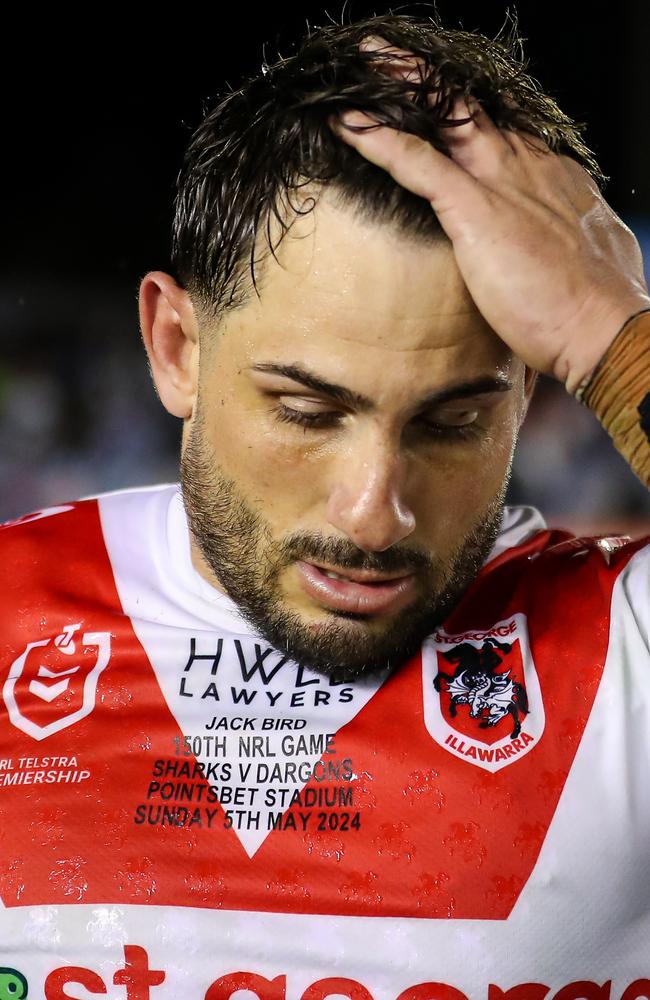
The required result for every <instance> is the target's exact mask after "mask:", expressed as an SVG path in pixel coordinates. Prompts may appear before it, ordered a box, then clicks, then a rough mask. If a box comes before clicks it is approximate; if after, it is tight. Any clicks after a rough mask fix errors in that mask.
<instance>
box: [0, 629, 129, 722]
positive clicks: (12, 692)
mask: <svg viewBox="0 0 650 1000" xmlns="http://www.w3.org/2000/svg"><path fill="white" fill-rule="evenodd" d="M80 629H81V624H80V623H77V624H76V625H67V626H66V627H65V628H64V630H63V632H62V633H61V634H60V635H57V636H56V637H55V638H49V639H39V640H38V641H36V642H28V643H27V645H26V646H25V649H24V650H23V652H22V653H21V654H20V656H18V657H17V658H16V659H15V660H14V662H13V663H12V664H11V668H10V670H9V676H8V677H7V679H6V681H5V683H4V688H3V697H4V700H5V704H6V706H7V711H8V713H9V718H10V720H11V722H12V723H13V725H14V726H15V727H16V728H17V729H20V730H21V731H22V732H23V733H27V735H28V736H32V737H33V738H34V739H35V740H44V739H45V738H46V737H47V736H51V735H52V734H53V733H58V732H60V731H61V730H62V729H66V728H67V727H68V726H72V725H74V723H75V722H79V720H80V719H84V718H85V717H86V716H87V715H89V714H90V713H91V712H92V710H93V708H94V707H95V697H96V693H97V681H98V678H99V675H100V673H101V672H102V670H103V669H104V668H105V667H106V665H107V664H108V661H109V659H110V655H111V636H110V633H109V632H84V633H83V634H82V635H78V634H76V633H78V632H79V630H80Z"/></svg>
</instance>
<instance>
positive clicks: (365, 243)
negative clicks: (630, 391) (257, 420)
mask: <svg viewBox="0 0 650 1000" xmlns="http://www.w3.org/2000/svg"><path fill="white" fill-rule="evenodd" d="M272 235H273V230H272ZM275 240H276V241H277V236H276V237H275ZM276 257H277V260H276V259H275V258H274V257H273V256H272V255H271V256H269V257H268V258H267V259H266V260H265V262H264V265H263V267H262V268H261V269H259V268H258V269H257V271H256V274H258V273H259V274H260V277H261V282H260V283H259V285H258V288H259V293H260V297H259V298H258V297H257V296H256V295H254V294H253V295H252V296H251V298H250V300H249V302H248V303H247V304H246V305H245V306H244V307H242V308H241V309H239V310H237V311H235V312H233V313H230V314H228V315H227V316H226V318H225V320H224V323H223V327H224V333H226V332H227V333H228V334H229V335H228V336H226V337H224V338H223V339H222V344H223V345H224V346H226V345H227V346H226V350H227V351H232V352H233V353H234V355H236V356H237V359H238V364H245V363H246V362H247V361H248V362H249V363H258V362H260V361H270V362H277V363H287V364H295V363H296V361H299V362H303V363H307V364H311V365H312V366H313V367H315V368H316V370H317V371H318V373H319V374H323V375H326V376H331V377H336V378H337V379H338V380H342V381H344V382H345V383H346V384H348V385H351V386H352V387H355V388H359V389H360V390H361V388H362V387H361V385H360V384H358V383H359V381H360V380H362V379H363V378H364V377H365V378H366V381H368V380H372V378H374V380H375V381H377V378H378V377H379V375H380V373H381V375H382V379H383V382H384V383H386V384H389V383H390V382H391V381H392V382H394V381H395V380H398V379H399V378H400V377H405V378H408V379H410V380H411V381H412V380H413V379H414V378H416V377H417V378H418V380H419V381H421V380H422V378H426V380H427V381H428V382H429V383H431V385H432V386H433V387H435V384H436V383H437V382H439V383H440V384H444V383H445V382H447V381H449V379H450V378H457V377H458V376H463V377H472V376H473V375H478V374H490V373H494V372H495V371H496V370H498V371H504V370H507V369H508V367H509V365H510V362H511V354H510V352H509V350H508V348H507V347H506V346H505V344H504V343H503V342H502V341H501V340H500V339H499V338H498V337H497V336H496V335H495V334H494V332H493V331H492V330H491V328H490V327H489V326H488V325H487V323H486V322H485V321H484V320H483V318H482V316H481V315H480V313H479V312H478V310H477V309H476V306H475V305H474V303H473V301H472V298H471V296H470V295H469V292H468V291H467V288H466V286H465V284H464V282H463V279H462V277H461V274H460V272H459V270H458V267H457V265H456V262H455V257H454V254H453V250H452V248H451V244H450V243H449V242H448V241H447V240H446V239H444V238H442V237H441V239H440V240H439V241H437V242H430V243H428V242H424V241H415V240H413V239H410V238H409V237H406V236H404V235H402V234H400V233H398V232H397V231H396V230H395V229H393V228H391V227H389V226H386V225H377V224H368V223H364V221H363V220H362V219H359V217H358V216H357V215H355V214H353V212H352V211H351V210H350V209H349V208H342V207H341V206H340V205H338V204H337V203H336V201H335V200H334V198H333V196H331V195H330V194H328V193H325V194H324V195H323V196H322V197H321V198H320V200H319V201H318V203H317V205H316V207H315V208H314V209H313V211H311V212H309V213H308V214H306V215H304V216H299V217H298V218H297V219H296V221H295V223H294V224H293V225H292V227H291V229H290V230H289V232H288V234H287V235H286V236H284V238H283V239H282V241H281V242H280V245H279V247H278V248H277V250H276ZM371 377H372V378H371ZM355 382H356V383H357V384H356V385H355V384H354V383H355Z"/></svg>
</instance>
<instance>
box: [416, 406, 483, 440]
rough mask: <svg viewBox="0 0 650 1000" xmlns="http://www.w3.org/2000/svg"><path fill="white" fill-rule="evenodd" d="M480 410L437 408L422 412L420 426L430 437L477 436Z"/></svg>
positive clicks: (451, 438) (453, 438) (454, 437)
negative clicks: (430, 411) (428, 412)
mask: <svg viewBox="0 0 650 1000" xmlns="http://www.w3.org/2000/svg"><path fill="white" fill-rule="evenodd" d="M478 416H479V411H478V410H458V409H456V410H451V409H447V410H436V411H435V412H434V413H433V414H422V415H421V416H420V417H419V426H420V427H421V428H423V429H424V432H425V433H426V434H427V435H429V436H430V437H437V438H441V439H445V438H446V439H447V440H458V439H462V438H471V437H475V436H476V434H477V433H478V429H479V428H478V423H477V421H478Z"/></svg>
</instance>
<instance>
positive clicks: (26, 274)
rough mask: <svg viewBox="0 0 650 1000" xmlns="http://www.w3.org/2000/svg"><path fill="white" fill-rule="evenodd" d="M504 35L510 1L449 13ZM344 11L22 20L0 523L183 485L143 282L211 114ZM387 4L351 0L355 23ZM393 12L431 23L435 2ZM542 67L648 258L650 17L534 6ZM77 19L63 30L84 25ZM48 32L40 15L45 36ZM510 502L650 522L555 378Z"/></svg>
mask: <svg viewBox="0 0 650 1000" xmlns="http://www.w3.org/2000/svg"><path fill="white" fill-rule="evenodd" d="M437 7H438V11H439V14H440V16H441V18H442V20H443V21H444V22H445V24H446V25H447V26H449V27H458V26H462V27H463V28H465V29H466V30H472V29H476V30H479V31H482V32H484V33H486V34H490V35H494V34H495V33H496V32H497V31H498V29H499V28H500V27H501V25H502V23H503V21H504V17H505V14H506V10H507V5H506V4H505V3H500V2H499V3H497V2H492V0H488V2H484V3H471V2H466V0H458V2H445V0H440V2H439V3H438V5H437ZM342 8H343V5H342V3H337V4H333V3H327V2H326V3H324V4H318V3H304V4H300V5H298V4H296V5H279V6H276V7H275V8H271V7H270V6H266V7H263V8H262V9H258V10H256V11H255V12H254V13H253V11H252V8H251V7H250V6H249V5H243V4H242V5H240V6H238V7H237V8H232V7H230V6H227V7H226V6H223V5H220V4H218V3H217V4H213V5H211V6H210V7H209V8H208V7H207V6H206V7H199V6H192V5H187V4H186V5H181V6H179V7H178V8H175V9H173V10H172V12H171V13H169V12H163V10H162V8H161V9H156V8H150V10H149V12H148V13H147V12H146V11H140V12H139V16H137V9H135V10H136V13H134V11H133V10H131V11H130V12H129V14H128V15H127V14H126V13H120V12H119V11H118V10H117V9H116V8H105V9H102V8H93V14H92V17H93V20H92V22H91V21H90V20H86V19H85V15H82V16H81V17H80V18H73V17H72V15H71V14H66V12H65V11H63V9H59V8H57V9H56V11H55V12H54V13H51V14H50V15H49V17H50V18H51V21H49V22H48V20H47V17H48V15H45V16H40V15H39V17H38V20H37V19H36V16H35V15H34V14H32V13H30V12H29V11H26V13H25V14H24V15H22V21H21V15H20V14H18V15H17V22H16V25H17V26H16V28H15V29H14V30H13V31H12V33H11V34H7V35H6V36H5V55H6V56H7V55H9V56H12V57H13V69H12V70H11V71H10V72H8V73H7V72H6V75H5V80H4V97H5V100H4V114H3V123H2V131H3V138H4V142H3V149H4V156H3V173H4V182H3V191H4V196H5V197H4V202H5V205H4V226H3V229H4V239H3V240H2V251H1V252H2V271H1V275H0V309H1V322H0V345H1V351H0V434H1V435H2V449H1V451H0V483H1V486H0V520H2V519H6V518H9V517H13V516H17V515H19V514H21V513H25V512H27V511H28V510H34V509H36V508H39V507H42V506H46V505H48V504H52V503H57V502H60V501H65V500H69V499H74V498H75V497H77V496H80V495H87V494H91V493H94V492H98V491H103V490H109V489H118V488H122V487H127V486H131V485H141V484H145V483H152V482H156V481H170V480H173V479H175V478H176V468H177V454H178V441H179V434H180V428H179V426H178V424H177V421H175V420H173V419H172V418H170V417H167V415H166V414H164V412H163V411H162V409H161V407H160V405H159V404H158V402H157V400H156V398H155V394H154V391H153V389H152V387H151V386H150V384H149V379H148V374H147V370H146V363H145V359H144V352H143V351H142V349H141V347H140V343H139V332H138V321H137V304H136V296H137V288H138V281H139V278H140V277H141V275H142V274H144V272H145V271H147V270H149V269H153V268H163V269H167V268H168V256H167V255H168V243H169V235H168V234H169V229H170V220H171V214H172V199H173V188H174V178H175V175H176V172H177V170H178V167H179V165H180V161H181V156H182V151H183V148H184V146H185V144H186V142H187V140H188V138H189V135H190V133H191V130H192V128H193V127H194V126H195V125H196V124H198V122H199V120H200V117H201V113H202V107H203V102H204V101H208V100H209V99H210V97H211V96H215V95H217V94H218V93H219V92H220V91H221V90H222V88H223V87H224V85H225V82H226V81H227V82H228V83H229V84H231V85H233V86H234V85H236V84H237V82H238V80H239V78H240V77H241V76H243V75H246V74H249V73H253V72H255V71H256V70H258V69H259V66H260V63H261V61H262V58H263V46H264V45H265V57H266V59H267V61H272V60H273V59H275V57H276V55H277V53H278V51H279V53H280V54H282V55H288V54H290V52H291V51H292V46H293V43H294V42H295V41H296V40H297V39H298V38H299V37H300V35H302V34H303V33H304V30H305V25H306V22H307V21H309V23H310V24H322V23H324V22H326V21H327V20H328V14H329V19H333V20H335V21H340V20H341V11H342ZM389 9H390V5H389V4H379V3H375V4H363V3H352V4H350V3H348V4H346V6H345V12H344V15H343V16H344V19H345V20H346V21H348V20H350V19H356V18H358V17H362V16H365V15H368V14H372V13H384V12H386V11H388V10H389ZM393 9H399V10H401V11H403V12H405V13H412V14H418V15H424V16H426V15H427V14H430V13H431V12H432V7H431V6H427V5H423V4H410V5H402V6H399V8H398V5H397V4H395V5H394V8H393ZM510 9H511V10H512V9H516V11H517V14H518V18H519V30H520V33H521V34H522V35H523V37H524V39H526V43H525V49H526V52H527V55H528V57H529V60H530V72H532V74H533V76H535V77H536V78H538V79H539V80H540V81H541V82H542V85H543V87H544V89H545V90H546V91H547V92H549V93H550V94H551V95H552V96H553V97H555V98H556V99H557V101H558V103H559V104H560V106H561V107H562V108H563V110H565V111H566V112H568V113H569V114H570V115H572V116H573V117H575V118H577V119H578V120H580V121H586V122H587V123H588V129H587V133H586V139H587V143H588V144H589V145H590V146H591V148H592V149H593V150H594V151H595V153H596V156H597V158H598V159H599V162H600V164H601V167H602V168H603V170H604V172H605V174H606V175H608V176H609V177H610V178H611V180H610V182H609V183H608V186H607V188H606V197H607V198H608V200H609V202H610V203H611V204H612V205H613V207H614V208H615V209H616V211H617V212H618V213H619V214H620V215H622V217H623V218H624V219H625V220H626V222H628V224H629V225H630V226H631V227H632V228H633V229H634V231H635V232H636V233H637V236H638V237H639V239H640V240H641V243H642V246H643V248H644V254H645V255H646V259H649V257H650V142H649V140H648V135H647V132H648V123H649V122H650V113H649V112H650V84H649V83H648V68H647V67H648V55H647V52H648V46H649V44H650V5H649V4H648V3H647V0H628V2H625V3H619V4H617V5H604V4H603V5H602V6H598V5H597V4H595V3H590V4H588V3H576V4H569V3H564V4H560V3H520V4H518V5H516V7H514V8H513V6H512V5H510ZM66 18H67V20H66ZM32 19H33V20H34V22H36V20H37V23H31V21H32ZM511 499H512V500H513V501H516V502H528V503H533V504H534V505H536V506H538V507H540V509H542V511H543V512H544V513H545V514H546V515H547V517H548V518H549V520H550V521H551V522H552V523H555V524H564V525H569V526H572V527H574V526H575V527H580V528H585V529H593V530H608V529H612V528H628V529H629V530H631V531H633V532H639V531H642V530H643V531H645V530H650V500H649V498H648V496H647V494H646V492H645V490H644V489H643V488H642V487H641V485H640V484H639V483H638V482H637V480H636V479H635V477H634V476H633V475H632V473H631V472H630V471H629V470H628V469H627V467H626V465H625V463H624V462H623V460H622V459H621V458H620V457H619V456H618V455H617V454H616V452H615V451H614V449H613V447H612V446H611V445H610V443H609V440H608V438H607V437H606V435H605V434H604V432H602V431H601V429H600V428H599V427H598V425H597V422H596V421H595V418H593V416H592V415H591V414H589V413H588V412H586V411H584V410H583V409H582V408H581V407H579V406H578V405H577V404H576V403H574V402H573V401H572V400H570V399H569V398H568V397H566V395H565V394H564V393H563V390H562V389H561V388H560V387H556V386H555V385H551V384H550V383H548V382H544V383H543V384H542V385H540V387H539V389H538V392H537V398H536V400H535V403H534V406H533V408H532V410H531V414H530V416H529V419H528V422H527V425H526V427H525V430H524V433H523V436H522V441H521V444H520V448H519V452H518V457H517V460H516V466H515V476H514V480H513V484H512V489H511Z"/></svg>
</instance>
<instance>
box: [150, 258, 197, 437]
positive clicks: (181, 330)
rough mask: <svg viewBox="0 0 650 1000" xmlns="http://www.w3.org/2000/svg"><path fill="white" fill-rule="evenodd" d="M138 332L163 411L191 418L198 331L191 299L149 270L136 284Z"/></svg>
mask: <svg viewBox="0 0 650 1000" xmlns="http://www.w3.org/2000/svg"><path fill="white" fill-rule="evenodd" d="M139 312H140V330H141V332H142V339H143V341H144V345H145V348H146V351H147V356H148V358H149V365H150V368H151V374H152V377H153V380H154V384H155V386H156V390H157V392H158V395H159V397H160V401H161V403H162V404H163V406H164V407H165V409H166V410H167V411H168V412H169V413H171V414H172V416H174V417H180V418H181V419H183V420H187V419H189V418H190V417H191V416H192V412H193V409H194V404H195V400H196V392H197V384H198V355H199V331H198V324H197V322H196V317H195V314H194V309H193V306H192V302H191V299H190V297H189V295H188V294H187V292H186V291H185V289H184V288H181V286H180V285H179V284H178V283H177V282H176V281H175V280H174V278H173V277H172V276H171V275H170V274H165V272H164V271H150V272H149V273H148V274H146V275H145V276H144V278H143V279H142V281H141V283H140V293H139Z"/></svg>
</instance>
